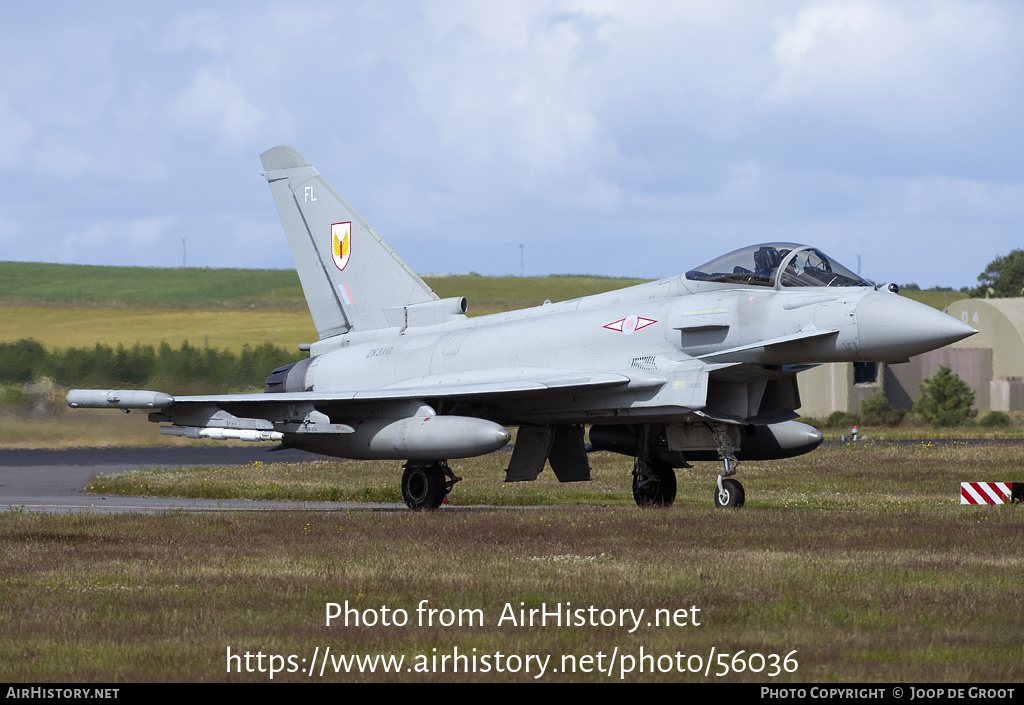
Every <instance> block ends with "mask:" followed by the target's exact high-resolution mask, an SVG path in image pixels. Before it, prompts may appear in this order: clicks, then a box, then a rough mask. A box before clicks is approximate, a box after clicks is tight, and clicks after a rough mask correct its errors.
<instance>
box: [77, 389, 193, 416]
mask: <svg viewBox="0 0 1024 705" xmlns="http://www.w3.org/2000/svg"><path fill="white" fill-rule="evenodd" d="M66 399H67V402H68V406H70V407H71V408H72V409H124V410H126V411H127V410H129V409H163V408H166V407H168V406H170V405H171V404H173V403H174V397H172V396H171V395H170V394H167V393H165V392H150V391H146V390H144V389H72V390H71V391H70V392H68V395H67V397H66Z"/></svg>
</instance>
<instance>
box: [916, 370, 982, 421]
mask: <svg viewBox="0 0 1024 705" xmlns="http://www.w3.org/2000/svg"><path fill="white" fill-rule="evenodd" d="M919 386H920V389H921V398H920V399H918V400H917V401H916V402H914V412H915V413H917V414H920V415H921V417H922V418H923V419H924V420H925V421H926V422H928V423H930V424H932V425H933V426H959V425H960V424H962V423H963V422H964V421H966V420H967V418H968V417H969V416H970V414H971V404H973V403H974V390H973V389H971V388H970V386H968V384H967V383H966V382H964V381H963V380H962V379H960V377H959V376H958V375H956V374H954V373H953V372H950V370H949V368H948V367H946V366H945V365H943V366H941V367H939V371H938V372H937V373H936V374H935V376H934V377H931V378H930V379H926V380H924V381H923V382H921V384H920V385H919Z"/></svg>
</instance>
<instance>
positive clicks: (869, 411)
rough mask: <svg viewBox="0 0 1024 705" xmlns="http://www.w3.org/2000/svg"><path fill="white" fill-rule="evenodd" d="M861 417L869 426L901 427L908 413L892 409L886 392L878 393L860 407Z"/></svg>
mask: <svg viewBox="0 0 1024 705" xmlns="http://www.w3.org/2000/svg"><path fill="white" fill-rule="evenodd" d="M860 415H861V418H863V419H864V423H865V425H867V426H899V425H900V422H901V421H903V417H904V416H905V415H906V412H905V411H903V410H902V409H894V408H892V404H890V403H889V398H888V397H887V396H885V392H878V393H877V394H874V395H872V396H871V397H870V398H868V399H865V400H864V402H863V403H862V404H861V405H860Z"/></svg>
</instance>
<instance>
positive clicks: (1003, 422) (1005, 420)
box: [978, 411, 1013, 428]
mask: <svg viewBox="0 0 1024 705" xmlns="http://www.w3.org/2000/svg"><path fill="white" fill-rule="evenodd" d="M978 424H979V425H981V426H988V427H991V428H996V427H1002V428H1006V427H1008V426H1012V425H1013V421H1011V420H1010V417H1009V416H1007V415H1006V414H1004V413H1003V412H1001V411H990V412H989V413H988V414H986V415H985V418H983V419H982V420H981V421H979V422H978Z"/></svg>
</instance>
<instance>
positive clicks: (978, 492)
mask: <svg viewBox="0 0 1024 705" xmlns="http://www.w3.org/2000/svg"><path fill="white" fill-rule="evenodd" d="M1017 484H1020V483H1017ZM1013 485H1014V483H1012V482H961V483H960V504H1010V503H1011V502H1012V501H1013V499H1014V492H1013Z"/></svg>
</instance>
